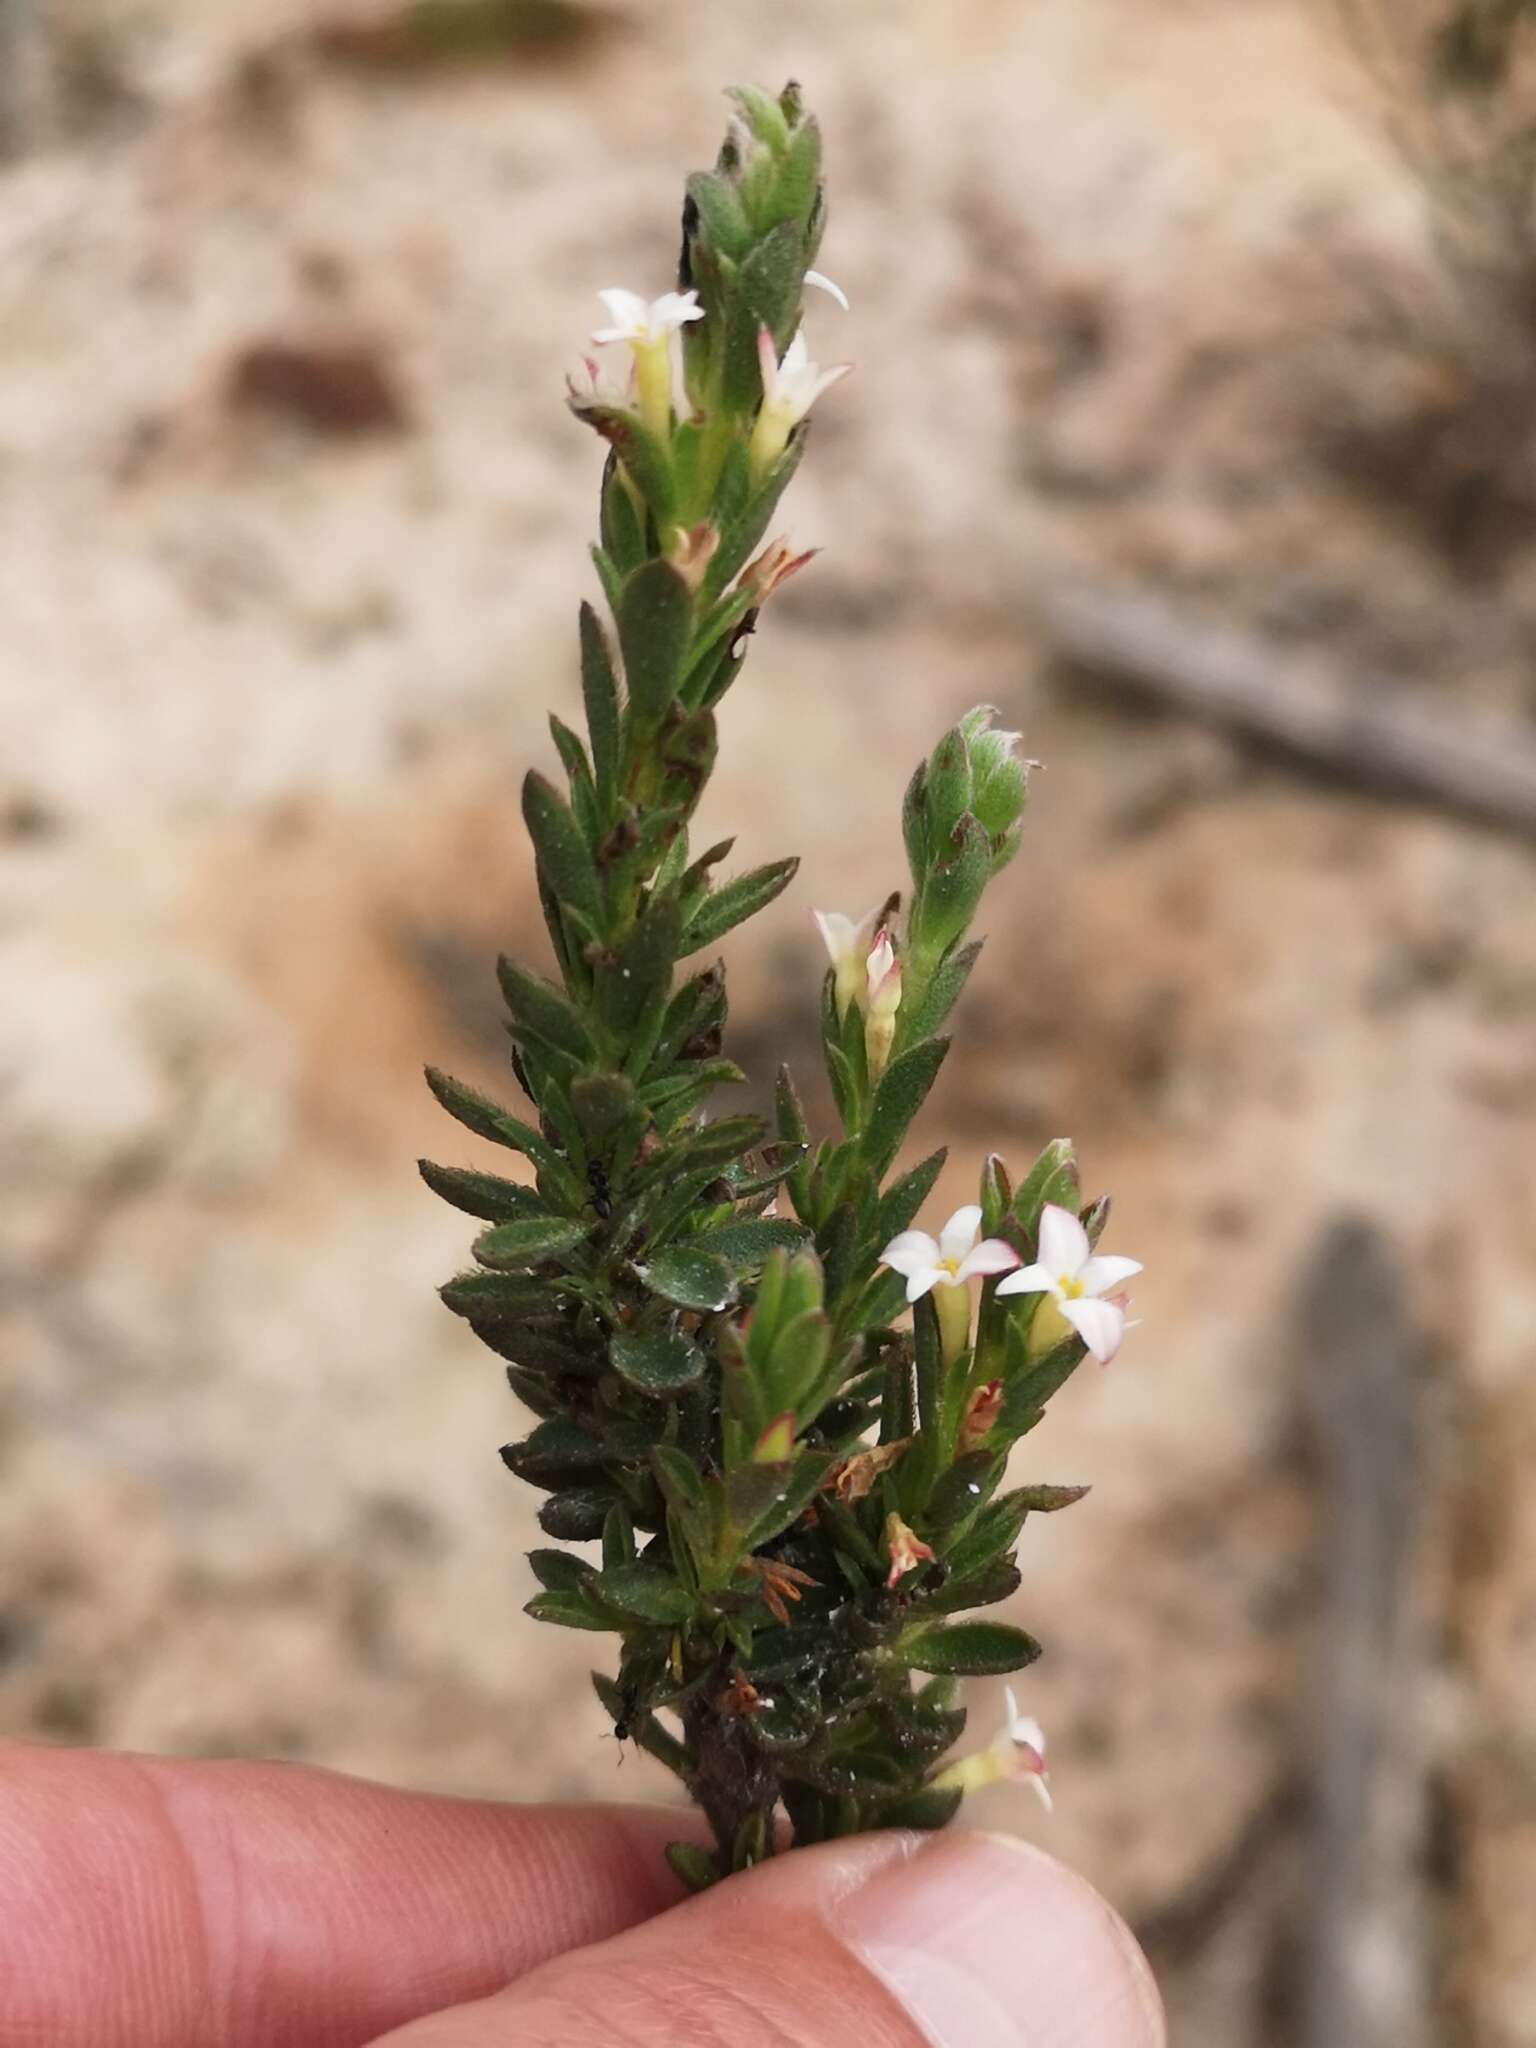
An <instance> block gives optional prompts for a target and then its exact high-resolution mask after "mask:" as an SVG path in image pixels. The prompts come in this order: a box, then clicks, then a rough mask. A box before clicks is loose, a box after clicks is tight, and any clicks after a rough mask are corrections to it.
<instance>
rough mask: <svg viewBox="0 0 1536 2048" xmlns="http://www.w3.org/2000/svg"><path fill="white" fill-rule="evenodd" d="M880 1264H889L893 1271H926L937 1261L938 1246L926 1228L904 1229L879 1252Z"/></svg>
mask: <svg viewBox="0 0 1536 2048" xmlns="http://www.w3.org/2000/svg"><path fill="white" fill-rule="evenodd" d="M880 1263H881V1265H882V1266H889V1267H890V1269H891V1271H892V1272H893V1273H905V1274H907V1275H908V1276H909V1277H910V1275H912V1274H913V1273H920V1272H924V1271H926V1270H927V1269H928V1268H929V1267H930V1266H937V1265H938V1263H939V1248H938V1246H937V1245H936V1244H935V1243H934V1241H933V1239H932V1238H931V1237H930V1236H929V1235H928V1233H927V1231H926V1230H904V1231H902V1233H901V1235H900V1236H899V1237H893V1238H892V1239H891V1241H890V1243H889V1244H888V1245H887V1246H886V1248H885V1250H884V1251H883V1252H882V1253H881V1254H880Z"/></svg>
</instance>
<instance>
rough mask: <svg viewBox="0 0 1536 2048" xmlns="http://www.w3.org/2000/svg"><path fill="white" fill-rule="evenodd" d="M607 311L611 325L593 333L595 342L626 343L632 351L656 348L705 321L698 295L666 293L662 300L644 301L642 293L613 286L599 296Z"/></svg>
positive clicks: (693, 293) (597, 329)
mask: <svg viewBox="0 0 1536 2048" xmlns="http://www.w3.org/2000/svg"><path fill="white" fill-rule="evenodd" d="M597 296H598V297H599V298H600V299H601V300H602V302H603V304H604V305H605V306H606V307H607V309H608V318H609V320H610V321H611V322H612V325H611V326H608V327H599V328H596V329H595V330H594V331H593V335H592V339H593V340H594V341H627V342H628V343H629V344H630V346H631V347H632V348H645V347H650V346H653V345H654V344H655V343H656V342H659V341H665V340H666V339H667V337H668V335H670V334H676V333H677V332H678V331H679V330H680V329H681V328H684V327H686V326H687V324H688V322H689V321H690V320H702V319H703V318H704V308H703V307H702V306H701V305H700V304H699V295H698V293H697V292H663V293H662V295H661V297H660V298H659V299H650V300H647V299H643V298H642V297H641V296H640V294H639V292H630V291H625V290H624V288H623V287H622V286H621V285H612V286H610V287H609V288H608V290H607V291H602V292H599V293H598V295H597Z"/></svg>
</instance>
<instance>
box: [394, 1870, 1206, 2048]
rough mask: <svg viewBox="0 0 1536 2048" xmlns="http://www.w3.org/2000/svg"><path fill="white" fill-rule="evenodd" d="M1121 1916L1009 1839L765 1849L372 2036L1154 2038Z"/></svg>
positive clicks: (1015, 2045)
mask: <svg viewBox="0 0 1536 2048" xmlns="http://www.w3.org/2000/svg"><path fill="white" fill-rule="evenodd" d="M1165 2038H1166V2037H1165V2035H1164V2031H1163V2020H1162V2007H1161V2005H1160V2003H1159V2001H1158V1996H1157V1992H1156V1989H1155V1988H1154V1986H1153V1983H1152V1977H1151V1973H1150V1972H1149V1970H1148V1968H1147V1965H1146V1961H1145V1958H1144V1957H1143V1956H1142V1953H1141V1951H1140V1949H1139V1948H1138V1947H1137V1946H1136V1943H1135V1941H1134V1940H1133V1939H1132V1937H1131V1934H1130V1931H1129V1930H1128V1929H1127V1928H1126V1926H1125V1924H1124V1922H1123V1921H1121V1920H1120V1919H1119V1918H1118V1917H1117V1915H1116V1914H1115V1913H1114V1912H1113V1911H1112V1910H1111V1908H1110V1907H1109V1906H1108V1905H1106V1904H1105V1902H1104V1900H1103V1899H1101V1898H1100V1897H1099V1895H1098V1893H1097V1892H1096V1891H1094V1890H1093V1889H1092V1887H1091V1886H1090V1885H1089V1884H1087V1883H1086V1882H1085V1881H1084V1880H1083V1879H1082V1878H1080V1877H1077V1876H1076V1875H1074V1873H1073V1872H1071V1871H1069V1870H1067V1869H1065V1868H1064V1867H1063V1866H1062V1865H1061V1864H1059V1863H1056V1862H1053V1861H1052V1859H1051V1858H1050V1857H1048V1856H1045V1855H1042V1854H1041V1853H1040V1852H1039V1851H1038V1850H1035V1849H1031V1848H1029V1847H1028V1846H1027V1845H1025V1844H1024V1843H1022V1842H1015V1841H1011V1840H1009V1839H1007V1838H1006V1837H1004V1836H997V1835H978V1834H967V1833H964V1832H959V1831H957V1832H956V1833H954V1834H947V1835H939V1836H911V1835H901V1834H886V1835H867V1836H864V1837H862V1838H861V1839H858V1840H854V1841H848V1842H838V1843H828V1844H826V1845H825V1846H823V1847H821V1848H816V1849H806V1850H800V1851H797V1852H796V1853H795V1854H794V1855H793V1856H788V1857H783V1858H775V1859H774V1860H773V1861H771V1862H769V1863H767V1864H765V1865H763V1866H762V1868H761V1869H758V1870H754V1871H752V1872H750V1873H749V1874H748V1875H746V1876H744V1877H739V1878H732V1879H731V1880H730V1882H729V1883H727V1884H723V1885H720V1886H718V1887H716V1888H715V1889H714V1890H712V1891H709V1892H706V1893H705V1894H704V1896H703V1897H702V1898H698V1899H692V1900H689V1901H688V1902H687V1903H686V1904H684V1905H681V1906H677V1907H675V1908H674V1909H673V1910H672V1911H671V1912H668V1913H663V1914H661V1915H660V1916H659V1917H658V1918H656V1919H654V1920H651V1921H648V1922H646V1923H645V1924H644V1925H643V1926H641V1927H637V1928H633V1929H631V1930H630V1931H629V1932H628V1933H625V1934H621V1935H618V1936H616V1937H615V1938H613V1939H612V1940H609V1941H603V1942H599V1943H597V1944H595V1945H594V1946H593V1947H590V1948H584V1949H578V1950H575V1951H573V1952H571V1953H569V1954H567V1955H564V1956H562V1957H560V1958H559V1959H558V1960H556V1961H553V1962H549V1963H545V1964H543V1965H542V1966H541V1967H540V1968H538V1969H536V1970H534V1971H533V1972H532V1973H531V1974H530V1975H529V1976H526V1977H524V1978H522V1979H521V1980H520V1981H519V1982H518V1983H517V1984H515V1985H513V1986H512V1987H511V1988H510V1989H509V1990H507V1991H504V1992H501V1993H499V1994H498V1995H497V1996H496V1997H493V1998H487V1999H482V2000H479V2001H478V2002H477V2003H475V2004H473V2005H463V2006H457V2007H455V2008H454V2009H453V2010H452V2011H451V2012H444V2013H439V2014H437V2015H435V2016H434V2017H433V2018H431V2019H426V2020H418V2021H417V2022H416V2023H415V2024H414V2025H412V2026H408V2027H404V2028H401V2029H400V2030H399V2031H398V2032H396V2033H392V2034H389V2035H387V2036H385V2037H384V2038H383V2039H382V2040H381V2041H379V2042H377V2043H375V2048H498V2044H499V2048H505V2044H506V2043H509V2042H513V2041H515V2042H517V2043H518V2044H519V2048H599V2044H601V2048H675V2044H676V2043H678V2042H679V2041H682V2040H685V2039H686V2040H687V2041H688V2042H689V2043H690V2048H727V2044H729V2048H786V2044H790V2043H793V2044H794V2048H848V2044H849V2043H850V2042H851V2041H856V2042H857V2043H858V2048H919V2044H921V2043H925V2042H926V2043H928V2044H930V2048H1023V2044H1025V2043H1027V2044H1028V2048H1090V2044H1091V2048H1163V2044H1164V2042H1165Z"/></svg>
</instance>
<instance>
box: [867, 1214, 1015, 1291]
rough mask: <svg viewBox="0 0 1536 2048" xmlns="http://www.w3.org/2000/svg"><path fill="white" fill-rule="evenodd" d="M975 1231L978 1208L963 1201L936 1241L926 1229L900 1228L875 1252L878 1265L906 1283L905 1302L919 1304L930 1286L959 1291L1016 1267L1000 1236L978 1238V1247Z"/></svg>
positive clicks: (1012, 1252) (978, 1227)
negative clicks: (963, 1203)
mask: <svg viewBox="0 0 1536 2048" xmlns="http://www.w3.org/2000/svg"><path fill="white" fill-rule="evenodd" d="M980 1230H981V1210H980V1209H979V1208H978V1207H977V1205H976V1204H975V1203H974V1202H968V1203H967V1204H966V1205H965V1207H964V1208H963V1209H957V1210H956V1211H955V1213H954V1215H953V1216H951V1217H950V1219H949V1221H948V1222H947V1223H946V1224H945V1226H944V1228H943V1229H942V1230H941V1231H940V1232H939V1234H938V1236H937V1238H932V1237H930V1236H929V1235H928V1233H927V1231H926V1230H904V1231H902V1233H901V1234H900V1236H899V1237H893V1238H892V1239H891V1241H890V1243H889V1244H888V1245H887V1246H886V1248H885V1250H884V1251H883V1252H882V1253H881V1254H880V1263H881V1265H883V1266H889V1267H890V1269H891V1271H892V1272H893V1273H900V1274H901V1275H902V1277H903V1278H904V1279H905V1281H906V1283H907V1299H908V1301H921V1300H922V1298H923V1296H924V1295H925V1294H928V1293H930V1292H931V1291H932V1290H933V1289H934V1288H935V1287H964V1286H966V1285H967V1284H968V1283H969V1282H970V1281H971V1280H973V1279H975V1278H977V1277H978V1276H981V1277H985V1276H987V1275H989V1274H992V1273H1006V1272H1007V1271H1008V1269H1009V1268H1010V1267H1011V1266H1016V1265H1017V1264H1018V1263H1019V1255H1018V1253H1017V1252H1016V1251H1015V1250H1014V1248H1013V1246H1012V1245H1011V1244H1004V1243H1003V1240H1002V1239H1001V1238H1000V1237H987V1238H983V1239H982V1241H981V1242H980V1244H978V1243H977V1242H976V1239H977V1235H978V1233H979V1232H980ZM1006 1284H1007V1283H1006V1282H1004V1283H1003V1285H1006ZM998 1292H999V1293H1001V1292H1002V1286H1000V1287H999V1289H998Z"/></svg>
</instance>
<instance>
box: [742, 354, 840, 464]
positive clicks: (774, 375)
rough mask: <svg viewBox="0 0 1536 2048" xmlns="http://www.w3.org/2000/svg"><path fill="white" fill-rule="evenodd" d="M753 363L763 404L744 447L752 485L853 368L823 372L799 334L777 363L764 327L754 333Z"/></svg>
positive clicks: (833, 368) (776, 355) (835, 364)
mask: <svg viewBox="0 0 1536 2048" xmlns="http://www.w3.org/2000/svg"><path fill="white" fill-rule="evenodd" d="M757 360H758V364H759V367H760V368H761V370H762V375H763V404H762V410H761V411H760V412H759V413H758V415H757V423H756V425H755V426H754V427H753V429H752V438H751V440H750V441H749V442H748V443H747V466H748V468H749V469H750V471H751V474H752V479H753V481H754V483H755V482H756V481H757V480H758V479H759V478H760V477H763V476H765V475H766V474H767V472H768V471H769V470H770V469H772V467H773V465H774V464H775V463H776V462H777V461H778V459H779V457H780V456H781V455H782V454H783V453H784V450H785V449H786V448H787V447H788V445H789V437H790V435H791V434H792V433H793V431H794V430H795V428H796V427H797V426H798V425H799V424H800V422H801V420H803V419H804V418H805V416H806V414H807V413H808V412H809V411H810V409H811V407H812V406H813V405H814V404H815V403H816V401H817V399H818V398H820V396H821V394H822V393H823V392H824V391H829V390H830V389H831V387H832V386H833V385H834V384H835V383H836V382H837V381H838V379H839V378H840V377H846V376H847V374H848V372H849V371H850V370H851V369H852V368H853V365H852V363H834V364H832V366H831V368H830V369H826V370H823V369H822V368H821V367H820V365H819V364H817V363H813V362H812V361H811V359H810V352H809V350H808V349H807V348H806V345H805V336H804V335H803V334H797V335H796V336H795V338H794V340H793V341H792V342H791V343H790V344H789V347H788V348H787V349H785V351H784V360H783V362H780V361H779V357H778V351H777V350H776V349H775V347H774V345H773V336H772V335H771V334H770V333H769V332H768V330H767V328H766V327H760V328H759V329H758V332H757Z"/></svg>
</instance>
